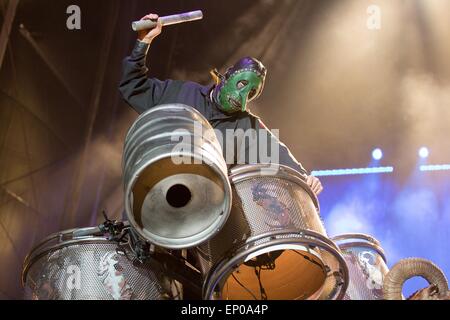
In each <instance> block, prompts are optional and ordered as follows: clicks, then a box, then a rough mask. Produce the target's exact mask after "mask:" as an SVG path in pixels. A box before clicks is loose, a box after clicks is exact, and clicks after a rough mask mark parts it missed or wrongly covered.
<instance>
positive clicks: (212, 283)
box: [196, 165, 348, 300]
mask: <svg viewBox="0 0 450 320" xmlns="http://www.w3.org/2000/svg"><path fill="white" fill-rule="evenodd" d="M305 179H306V178H305V177H303V176H302V175H300V174H299V173H298V172H296V171H294V170H292V169H290V168H287V167H283V166H280V167H272V166H268V165H254V166H242V167H237V168H236V169H234V170H232V172H231V177H230V180H231V182H232V190H233V205H232V210H231V215H230V218H229V220H228V222H227V224H226V225H225V227H224V228H223V229H222V231H221V232H220V233H219V235H217V236H216V237H215V238H214V239H212V240H210V241H209V242H207V243H205V244H203V245H201V246H199V247H198V248H196V254H197V257H198V260H199V261H198V264H199V266H200V269H201V272H202V273H203V274H204V276H205V277H204V278H205V283H204V288H203V298H204V299H213V300H215V299H224V300H253V299H255V300H260V299H261V300H266V299H267V300H301V299H341V298H343V296H344V294H345V290H346V287H347V281H348V274H347V267H346V264H345V261H344V259H343V257H342V256H341V254H340V253H339V249H338V248H337V247H336V245H335V244H334V243H333V242H332V241H331V240H329V239H328V238H327V235H326V232H325V229H324V227H323V224H322V222H321V220H320V217H319V214H318V213H319V205H318V201H317V198H316V196H315V195H314V193H313V192H312V191H311V189H310V188H309V187H308V185H307V184H306V182H305Z"/></svg>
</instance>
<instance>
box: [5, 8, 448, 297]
mask: <svg viewBox="0 0 450 320" xmlns="http://www.w3.org/2000/svg"><path fill="white" fill-rule="evenodd" d="M11 2H12V0H9V1H7V0H0V13H1V14H0V23H1V24H3V22H4V14H5V12H6V9H7V7H8V5H9V4H10V3H11ZM72 4H76V5H78V6H79V7H80V8H81V12H82V29H81V30H75V31H69V30H68V29H67V28H66V20H67V18H68V15H67V14H66V8H67V7H68V6H69V5H72ZM371 4H376V5H379V6H380V8H381V10H382V13H383V14H382V27H381V29H380V30H369V29H368V28H367V26H366V21H367V19H368V14H367V8H368V6H369V5H371ZM197 9H201V10H203V12H204V19H203V20H202V21H197V22H193V23H189V24H182V25H177V26H171V27H167V28H165V29H164V30H163V34H162V35H161V36H160V37H159V38H158V39H157V40H155V42H154V44H153V45H152V48H151V50H150V56H149V60H148V64H149V67H150V72H151V75H152V76H155V77H158V78H161V79H166V78H174V79H182V80H183V79H184V80H193V81H198V82H200V83H203V84H206V83H209V82H210V76H209V71H210V70H211V69H213V68H214V67H217V68H218V69H219V70H222V71H224V69H225V68H226V67H227V66H229V65H230V64H232V63H233V62H234V61H236V60H237V59H238V58H240V57H242V56H246V55H251V56H254V57H256V58H258V59H260V60H262V61H263V62H264V64H265V65H266V66H267V67H268V70H269V75H268V79H267V85H266V90H265V92H264V94H263V95H262V97H261V98H260V99H259V100H258V101H256V102H255V103H254V104H253V105H252V111H253V112H254V113H256V114H258V115H259V116H261V117H262V118H263V119H264V121H265V122H266V124H267V126H268V127H269V128H273V129H280V132H281V139H282V140H283V142H285V143H286V144H287V145H288V146H289V147H290V149H291V151H292V153H293V154H294V156H295V157H296V158H297V159H298V160H299V161H300V162H302V164H303V165H304V166H305V167H306V168H307V169H309V170H313V169H314V170H317V169H330V168H350V167H365V166H367V165H368V164H369V162H370V153H371V151H372V149H373V148H375V147H381V148H383V150H384V152H385V158H384V160H383V161H382V163H380V165H393V166H395V167H396V169H397V170H396V175H395V177H394V180H395V184H396V190H402V188H404V187H405V186H408V183H409V182H410V175H411V172H412V171H414V170H415V169H416V165H417V149H418V148H419V147H421V146H423V145H426V146H428V147H429V148H430V149H431V150H432V153H431V156H430V158H429V159H428V161H429V162H430V163H439V164H441V163H449V162H450V159H449V158H450V154H449V153H450V152H449V150H450V139H449V138H448V137H449V136H450V135H449V132H450V130H449V129H450V128H449V127H450V125H449V122H450V93H449V92H450V90H449V88H450V86H449V83H450V63H448V57H450V41H449V39H450V23H449V19H448V12H450V3H449V1H444V0H442V1H438V0H430V1H426V2H425V1H419V0H415V1H401V0H396V1H392V0H390V1H388V0H383V1H382V0H379V1H366V0H362V1H361V0H357V1H356V0H345V1H324V0H319V1H318V0H315V1H313V0H298V1H295V0H278V1H275V0H239V1H206V0H204V1H200V0H197V1H194V0H171V1H163V0H160V1H137V0H127V1H125V0H122V1H119V0H96V1H87V0H86V1H81V0H71V1H66V0H58V1H54V0H52V1H50V0H20V2H19V6H18V8H17V13H16V17H15V19H14V23H13V28H12V31H11V35H10V40H9V45H8V48H7V51H6V54H5V59H4V61H3V65H2V67H1V69H0V270H2V275H1V276H0V298H3V299H20V298H21V297H22V290H21V286H20V272H21V269H22V263H23V259H24V257H25V255H26V254H27V253H28V252H29V251H30V249H31V248H32V246H33V245H35V244H37V243H38V242H39V241H40V240H41V239H43V238H44V237H45V236H47V235H48V234H50V233H53V232H57V231H60V230H64V229H69V228H74V227H85V226H91V225H95V224H97V223H100V221H101V216H100V213H101V210H103V209H106V210H107V211H108V212H109V214H110V216H111V217H112V218H119V217H120V216H121V212H122V208H123V206H122V199H123V194H122V187H121V157H122V146H123V140H124V136H125V134H126V131H127V129H128V128H129V126H130V125H131V124H132V122H133V120H134V119H135V118H136V116H137V115H136V114H135V113H134V111H132V110H131V109H130V108H129V107H128V106H127V105H126V104H124V103H123V102H122V101H121V100H120V98H119V95H118V90H117V85H118V81H119V79H120V73H121V61H122V59H123V58H124V57H125V56H126V55H127V54H128V53H129V52H130V51H131V49H132V47H133V44H134V42H135V40H136V34H135V33H133V32H132V31H131V28H130V23H131V21H133V20H136V19H139V18H140V17H142V16H143V15H145V14H146V13H148V12H156V13H159V14H160V15H169V14H173V13H179V12H184V11H191V10H197ZM443 174H444V178H442V176H440V175H439V177H438V176H435V177H434V178H433V177H432V179H441V180H442V179H444V180H445V181H448V173H443ZM445 174H447V175H446V176H445ZM439 181H440V180H439ZM336 183H337V184H336ZM340 183H341V182H340V181H339V183H338V182H333V181H330V180H326V179H325V187H327V186H328V190H327V192H328V193H325V194H324V201H326V203H325V204H324V208H325V209H326V211H327V212H323V214H324V215H327V214H329V213H330V212H331V213H333V212H334V211H333V206H334V205H335V204H336V203H337V202H338V201H340V200H342V198H345V195H340V193H339V192H342V190H344V189H342V188H343V187H342V185H341V184H340ZM356 183H357V181H356V182H354V183H353V184H352V180H348V181H347V185H348V184H350V185H352V188H355V184H356ZM431 185H432V186H435V187H436V186H438V187H437V188H438V190H437V191H436V192H437V195H438V197H437V201H441V202H439V203H442V206H441V205H440V206H438V207H437V208H436V210H438V211H439V212H440V215H439V217H441V215H442V214H446V212H447V211H445V210H449V209H445V210H442V208H444V207H445V208H448V207H449V206H448V205H445V203H447V202H442V201H446V200H445V199H447V198H448V194H446V193H445V192H443V191H442V188H446V187H447V186H448V184H445V183H433V180H432V181H431ZM356 186H358V185H357V184H356ZM333 188H336V189H333ZM333 190H334V191H337V190H339V192H334V191H333ZM380 190H383V185H381V187H380ZM384 190H385V189H384ZM428 190H432V191H431V192H434V191H433V190H434V189H428ZM336 195H339V199H336ZM374 197H377V194H374ZM386 199H388V200H387V201H384V202H383V201H382V202H381V208H380V209H379V210H378V211H381V212H390V211H389V210H387V211H386V210H384V208H383V206H386V207H390V206H391V205H392V201H395V196H394V200H392V199H391V198H389V197H388V198H386ZM389 199H390V200H389ZM443 199H444V200H443ZM391 200H392V201H391ZM364 210H365V209H364V208H361V209H360V211H359V214H361V215H364ZM383 210H384V211H383ZM399 210H400V209H399ZM328 211H329V212H328ZM433 212H434V211H433ZM448 212H449V214H450V210H449V211H448ZM331 213H330V214H331ZM333 217H334V216H333ZM380 217H384V215H381V216H380ZM333 219H335V217H334V218H333ZM402 219H403V218H401V219H399V221H403V220H402ZM443 219H444V218H443ZM446 219H447V218H445V219H444V220H441V219H436V220H433V221H436V223H437V224H439V223H440V222H441V223H440V226H441V227H445V226H447V227H448V226H450V222H449V221H448V220H446ZM333 221H334V220H333ZM349 221H351V220H349ZM364 221H366V222H367V223H368V222H374V221H375V222H377V223H378V222H379V221H380V219H376V220H370V219H369V220H364ZM383 221H384V220H383ZM446 223H449V224H446ZM380 225H382V224H381V222H380ZM383 228H384V229H383V230H386V226H383ZM430 228H432V227H430ZM331 229H333V230H334V229H335V228H334V227H332V228H331ZM356 229H357V230H356V231H358V230H360V231H368V232H373V233H375V236H376V235H377V230H374V229H373V228H372V229H370V228H369V229H367V228H359V229H358V228H357V227H356ZM375 229H376V228H375ZM339 231H341V230H340V229H339ZM349 231H355V230H349ZM429 231H430V230H428V229H427V230H423V232H424V233H425V232H428V233H427V234H429ZM398 232H400V233H399V234H398V239H397V238H395V239H397V241H401V239H402V235H404V234H402V232H411V227H408V226H405V230H403V231H401V230H400V231H398ZM442 232H443V233H444V235H443V238H442V239H447V240H449V235H448V232H447V231H442ZM383 235H384V234H383ZM382 238H383V239H384V236H383V237H382ZM425 240H426V239H425ZM389 241H390V245H392V246H395V242H392V241H393V240H392V238H389ZM447 243H448V242H447ZM435 245H436V246H439V247H440V248H442V246H444V248H448V245H447V244H442V243H438V244H435ZM407 253H408V254H410V253H411V254H421V255H422V256H424V257H427V255H426V250H425V249H423V250H421V251H420V252H417V253H416V252H415V251H414V250H409V251H407ZM402 256H403V254H401V253H400V254H399V253H397V254H396V255H394V257H395V258H397V257H402ZM443 261H444V262H448V259H444V260H443ZM393 262H395V261H393Z"/></svg>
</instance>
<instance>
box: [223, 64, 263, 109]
mask: <svg viewBox="0 0 450 320" xmlns="http://www.w3.org/2000/svg"><path fill="white" fill-rule="evenodd" d="M263 85H264V79H263V77H261V76H260V75H259V74H258V73H256V72H255V71H252V70H249V69H242V70H238V71H236V72H234V73H233V74H231V75H230V76H229V78H228V79H223V81H222V82H221V83H220V84H219V85H218V86H217V87H216V89H215V90H214V95H215V98H216V101H217V102H218V104H219V105H220V107H221V109H222V110H223V111H225V112H227V113H235V112H239V111H242V112H245V111H247V103H248V102H250V101H252V100H254V99H255V98H257V97H258V96H259V95H260V93H261V91H262V89H263Z"/></svg>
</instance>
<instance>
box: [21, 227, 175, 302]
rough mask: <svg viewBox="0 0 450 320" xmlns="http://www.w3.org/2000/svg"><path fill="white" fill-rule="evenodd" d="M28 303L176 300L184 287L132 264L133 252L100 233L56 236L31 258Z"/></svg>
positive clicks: (146, 266) (72, 232) (27, 269)
mask: <svg viewBox="0 0 450 320" xmlns="http://www.w3.org/2000/svg"><path fill="white" fill-rule="evenodd" d="M22 283H23V285H24V287H25V289H26V290H25V291H26V293H27V297H26V298H27V299H33V300H175V299H177V300H178V299H182V297H183V296H182V286H181V284H180V283H178V282H177V281H174V280H173V279H169V278H167V277H166V276H165V275H164V274H163V272H162V271H161V270H156V269H155V268H153V267H151V266H150V265H149V264H148V263H141V262H137V261H136V260H135V259H133V250H132V249H131V247H130V246H129V245H127V244H124V243H119V242H118V241H114V240H109V238H108V237H107V236H106V235H105V234H103V233H102V232H101V231H100V230H99V229H98V228H84V229H74V230H68V231H64V232H59V233H56V234H54V235H52V236H50V237H48V238H46V239H45V240H44V241H42V242H41V243H40V244H39V245H38V246H36V247H35V248H34V249H33V250H32V251H31V253H30V254H29V255H28V256H27V258H26V259H25V263H24V269H23V273H22Z"/></svg>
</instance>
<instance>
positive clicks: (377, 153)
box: [372, 148, 383, 160]
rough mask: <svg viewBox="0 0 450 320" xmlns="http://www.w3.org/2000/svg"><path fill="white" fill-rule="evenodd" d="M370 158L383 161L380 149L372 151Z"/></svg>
mask: <svg viewBox="0 0 450 320" xmlns="http://www.w3.org/2000/svg"><path fill="white" fill-rule="evenodd" d="M372 157H373V159H374V160H381V159H383V151H381V149H380V148H377V149H375V150H373V152H372Z"/></svg>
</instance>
